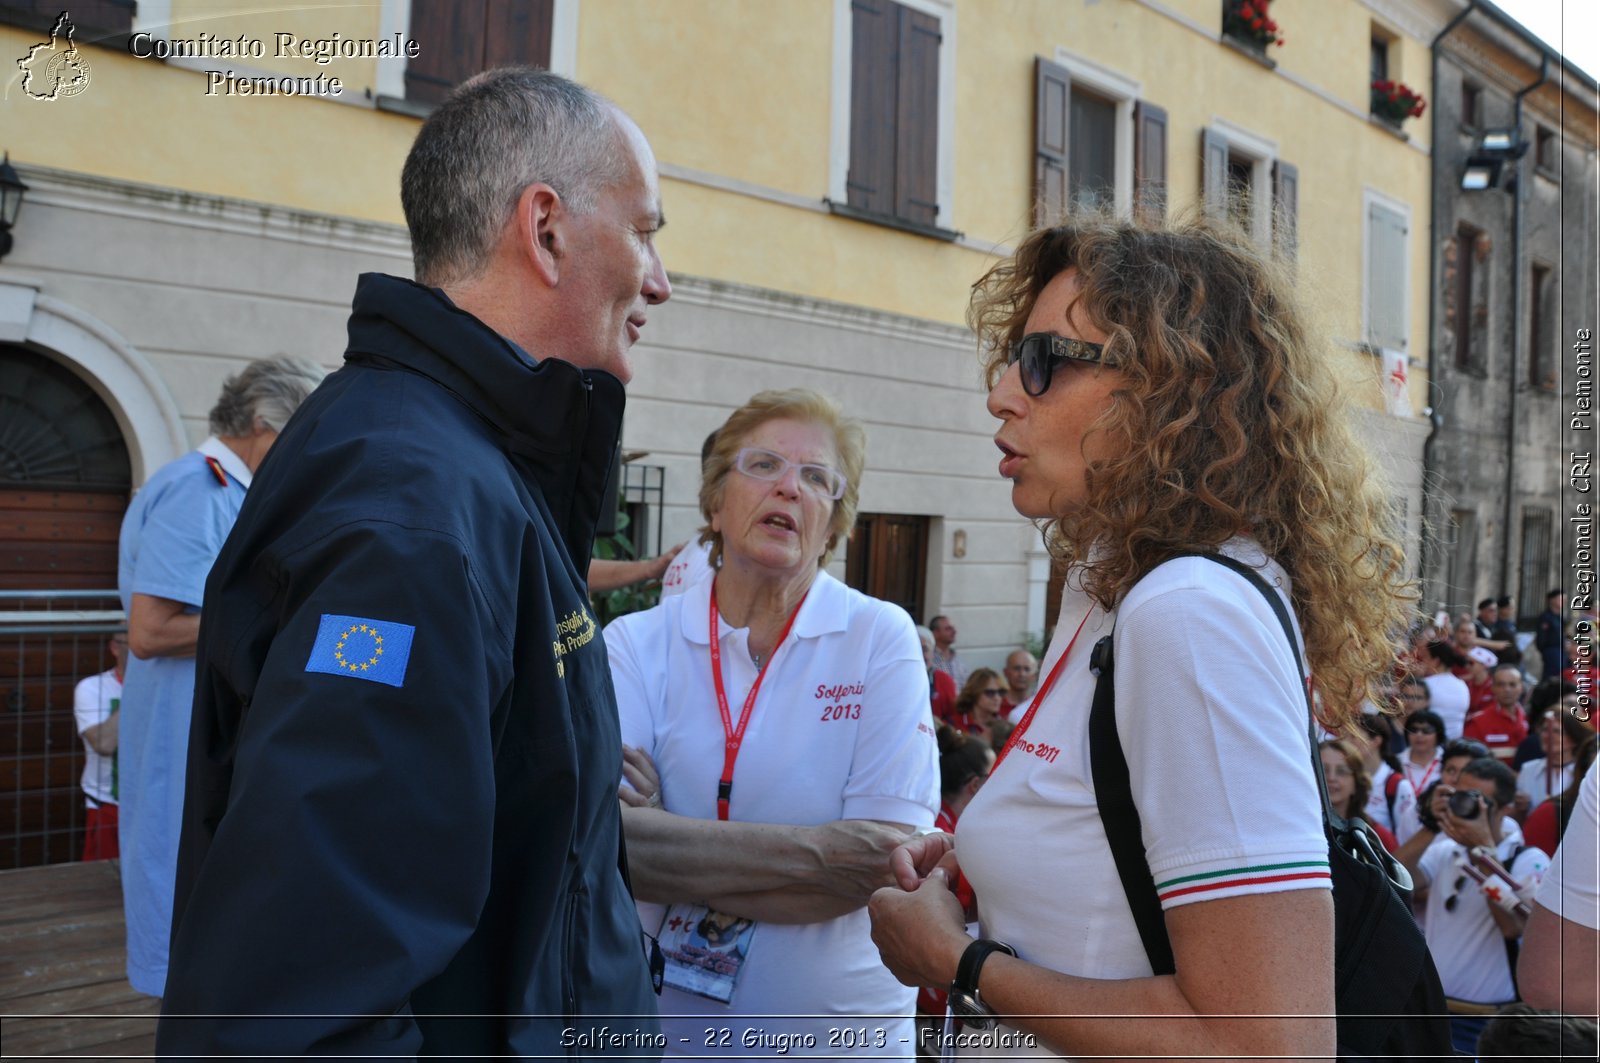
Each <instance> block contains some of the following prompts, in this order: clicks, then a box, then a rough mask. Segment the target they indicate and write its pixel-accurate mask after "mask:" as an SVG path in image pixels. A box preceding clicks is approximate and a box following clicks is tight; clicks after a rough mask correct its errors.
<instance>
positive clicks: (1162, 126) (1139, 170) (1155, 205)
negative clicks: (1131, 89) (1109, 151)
mask: <svg viewBox="0 0 1600 1063" xmlns="http://www.w3.org/2000/svg"><path fill="white" fill-rule="evenodd" d="M1133 129H1134V136H1133V216H1134V217H1135V218H1136V219H1138V220H1139V221H1141V222H1143V223H1144V224H1147V225H1150V224H1155V223H1158V222H1160V221H1161V220H1162V219H1164V218H1165V217H1166V216H1167V112H1166V111H1165V110H1164V109H1163V108H1160V107H1157V106H1156V105H1155V104H1153V103H1151V102H1150V101H1148V100H1138V101H1135V103H1134V105H1133Z"/></svg>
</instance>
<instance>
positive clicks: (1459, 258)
mask: <svg viewBox="0 0 1600 1063" xmlns="http://www.w3.org/2000/svg"><path fill="white" fill-rule="evenodd" d="M1488 257H1489V240H1488V236H1487V234H1485V233H1484V232H1483V231H1482V230H1480V229H1477V228H1475V227H1473V226H1471V225H1468V224H1467V223H1466V222H1461V223H1460V224H1459V225H1457V226H1456V236H1455V239H1453V240H1451V241H1449V242H1448V243H1446V244H1445V248H1444V278H1443V280H1444V299H1445V314H1444V317H1445V322H1446V323H1447V325H1448V327H1449V329H1450V336H1448V337H1446V342H1447V343H1453V344H1454V347H1455V366H1456V368H1457V369H1459V370H1462V371H1463V372H1468V373H1479V374H1481V373H1483V372H1484V371H1485V365H1486V354H1485V337H1486V335H1487V333H1488V325H1489V302H1488V287H1489V283H1488V282H1489V271H1488V270H1487V269H1486V268H1484V263H1485V260H1486V259H1487V258H1488Z"/></svg>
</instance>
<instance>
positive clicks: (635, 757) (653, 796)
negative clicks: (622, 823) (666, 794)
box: [617, 745, 661, 808]
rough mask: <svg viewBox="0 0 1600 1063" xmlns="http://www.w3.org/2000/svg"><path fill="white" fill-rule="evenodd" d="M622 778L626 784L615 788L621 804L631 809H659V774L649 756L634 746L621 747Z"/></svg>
mask: <svg viewBox="0 0 1600 1063" xmlns="http://www.w3.org/2000/svg"><path fill="white" fill-rule="evenodd" d="M622 777H623V778H624V779H625V780H627V783H628V785H626V786H619V787H617V796H618V797H619V798H621V799H622V803H623V804H625V805H628V806H630V807H633V808H660V807H661V774H660V773H659V772H658V771H656V762H655V761H653V760H651V759H650V754H648V753H646V752H645V751H644V750H642V749H639V748H637V747H635V746H629V745H625V746H623V747H622Z"/></svg>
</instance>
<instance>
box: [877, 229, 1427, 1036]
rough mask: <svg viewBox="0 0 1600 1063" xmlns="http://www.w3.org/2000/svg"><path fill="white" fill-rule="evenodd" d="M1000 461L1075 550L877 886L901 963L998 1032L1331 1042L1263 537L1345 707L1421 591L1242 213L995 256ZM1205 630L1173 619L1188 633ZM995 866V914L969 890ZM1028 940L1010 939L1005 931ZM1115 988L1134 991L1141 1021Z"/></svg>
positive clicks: (1293, 680) (1022, 496)
mask: <svg viewBox="0 0 1600 1063" xmlns="http://www.w3.org/2000/svg"><path fill="white" fill-rule="evenodd" d="M969 319H970V321H971V323H972V324H973V326H974V329H975V331H976V332H977V333H978V335H979V337H980V340H981V342H982V345H983V350H984V351H985V352H986V366H987V370H988V380H989V386H990V391H989V398H988V408H989V412H990V413H991V414H993V415H994V416H995V417H996V418H998V419H999V421H1000V428H999V430H998V432H997V433H996V435H995V443H996V445H997V446H998V447H999V449H1000V455H1001V457H1000V466H999V473H1000V475H1001V476H1002V477H1004V478H1006V479H1008V480H1010V481H1011V498H1012V503H1013V504H1014V505H1015V506H1016V508H1017V510H1018V512H1020V513H1021V514H1023V515H1024V516H1027V517H1031V518H1033V519H1035V520H1037V521H1041V522H1043V527H1044V531H1045V535H1046V538H1047V542H1048V544H1049V546H1050V547H1051V549H1052V550H1053V551H1054V552H1055V554H1056V555H1057V556H1058V557H1060V558H1062V559H1064V560H1066V561H1067V562H1068V563H1069V565H1070V570H1069V574H1068V577H1067V581H1066V590H1065V591H1064V593H1063V596H1062V601H1061V612H1060V617H1061V619H1060V621H1059V623H1058V625H1057V627H1056V636H1055V638H1054V640H1053V641H1052V644H1051V646H1050V650H1049V652H1048V654H1047V655H1046V658H1045V660H1044V662H1043V665H1042V668H1041V671H1042V672H1044V673H1045V674H1046V678H1045V680H1044V682H1043V683H1042V684H1041V688H1040V691H1039V693H1038V694H1037V695H1036V696H1035V698H1034V701H1033V703H1032V706H1031V709H1030V711H1029V712H1028V713H1027V715H1026V716H1025V717H1024V718H1023V719H1022V720H1020V721H1019V722H1018V724H1017V729H1016V733H1015V734H1014V735H1013V737H1012V739H1011V742H1010V743H1009V745H1008V746H1007V748H1006V750H1005V751H1004V752H1003V753H1002V755H1001V756H1000V758H999V759H998V761H997V762H996V765H995V768H994V771H993V774H992V775H991V776H990V779H989V781H988V782H986V783H985V785H984V788H983V789H982V790H981V791H980V792H979V793H978V795H977V797H976V798H974V800H973V801H972V803H971V804H970V805H969V806H968V807H967V810H966V811H965V813H964V814H963V815H962V817H961V821H960V823H959V825H958V827H957V830H956V834H955V836H954V837H951V836H950V835H946V834H929V835H925V836H923V837H921V838H917V839H913V840H912V841H911V842H909V843H907V844H906V845H904V846H902V847H901V848H900V849H898V850H897V851H896V853H895V854H894V857H893V862H894V870H895V873H896V879H897V883H898V884H897V886H895V887H889V888H885V889H882V890H879V891H878V892H877V893H876V894H875V895H874V896H873V899H872V903H871V911H872V914H873V918H874V937H875V939H876V940H877V942H878V944H879V948H880V950H881V952H882V955H883V957H884V960H885V962H886V963H887V964H888V966H889V968H890V969H891V970H892V971H894V972H895V974H896V975H897V976H898V977H899V978H900V979H901V980H902V981H904V982H908V983H913V984H923V985H937V984H952V992H951V999H952V1001H953V1003H954V1010H955V1012H956V1015H957V1017H960V1018H962V1019H963V1020H964V1021H966V1022H967V1023H968V1025H972V1024H973V1023H974V1020H975V1021H976V1024H978V1025H980V1026H981V1025H983V1024H985V1023H991V1022H993V1021H995V1020H994V1016H995V1015H1004V1016H1011V1018H1006V1019H1005V1020H1003V1021H1004V1022H1005V1023H1006V1024H1007V1025H1008V1026H1009V1027H1012V1028H1014V1030H1012V1031H1003V1032H1009V1033H1011V1036H1009V1037H1003V1036H1002V1037H996V1038H994V1039H993V1040H992V1041H991V1042H990V1044H991V1047H992V1050H994V1051H1001V1052H1003V1051H1005V1050H1006V1049H1007V1048H1008V1047H1010V1048H1013V1049H1015V1050H1016V1051H1020V1052H1022V1053H1027V1054H1036V1053H1037V1052H1038V1051H1039V1049H1038V1048H1037V1047H1027V1042H1028V1038H1027V1037H1025V1036H1022V1035H1031V1036H1032V1038H1034V1039H1036V1042H1037V1044H1038V1045H1039V1046H1041V1047H1045V1048H1048V1049H1049V1050H1051V1051H1055V1052H1059V1053H1062V1054H1066V1055H1084V1056H1091V1055H1093V1056H1098V1055H1113V1056H1132V1055H1152V1056H1171V1055H1184V1056H1189V1055H1194V1056H1205V1057H1224V1058H1237V1057H1243V1056H1293V1057H1302V1056H1327V1055H1331V1054H1332V1053H1333V1051H1334V1045H1335V1023H1334V1018H1333V1012H1334V979H1333V971H1334V964H1333V954H1334V953H1333V946H1334V943H1333V904H1332V899H1331V895H1330V890H1329V886H1330V882H1329V872H1328V843H1327V840H1326V837H1325V835H1324V833H1323V827H1322V817H1321V811H1320V809H1321V796H1320V794H1319V793H1318V788H1317V782H1316V777H1315V775H1314V773H1313V768H1312V757H1313V756H1316V755H1317V754H1316V753H1315V752H1314V751H1313V750H1312V747H1311V739H1310V735H1309V734H1308V725H1309V723H1310V721H1309V719H1308V710H1307V706H1306V697H1305V688H1304V686H1303V681H1302V678H1301V674H1300V671H1299V669H1298V668H1297V666H1296V662H1295V656H1294V654H1293V653H1292V652H1291V648H1290V645H1289V641H1288V638H1287V637H1286V636H1285V632H1284V629H1283V627H1282V625H1281V624H1280V623H1279V621H1278V619H1277V617H1276V615H1275V613H1274V611H1273V609H1272V608H1271V606H1270V605H1269V603H1268V601H1267V599H1266V598H1265V597H1264V596H1263V595H1262V594H1261V593H1260V592H1259V591H1258V590H1257V589H1256V588H1255V587H1254V586H1252V585H1251V584H1250V583H1249V582H1248V581H1247V580H1245V579H1244V578H1243V577H1242V576H1240V575H1239V574H1237V573H1235V572H1232V571H1230V570H1229V569H1227V568H1226V567H1224V566H1223V565H1221V564H1218V563H1216V562H1214V561H1212V560H1209V559H1207V558H1202V557H1193V556H1179V555H1183V554H1190V553H1194V552H1202V553H1212V554H1222V555H1226V556H1227V557H1229V558H1232V559H1234V560H1235V561H1237V562H1240V563H1242V564H1245V565H1248V566H1251V567H1253V568H1254V569H1255V570H1256V571H1257V572H1258V573H1259V574H1260V575H1261V576H1262V577H1263V578H1265V580H1266V581H1267V582H1268V583H1270V584H1272V585H1274V586H1275V588H1276V593H1277V594H1278V595H1279V597H1280V599H1281V600H1282V601H1283V602H1284V603H1285V604H1287V605H1288V607H1289V609H1290V611H1291V612H1292V614H1293V615H1294V616H1296V617H1297V618H1298V627H1299V630H1300V633H1301V635H1302V640H1303V643H1304V657H1305V659H1306V661H1307V662H1308V665H1309V669H1310V672H1311V674H1312V675H1313V676H1314V678H1315V683H1316V687H1317V689H1318V691H1319V692H1320V695H1321V700H1322V716H1323V719H1322V722H1323V724H1324V725H1325V726H1326V727H1327V728H1328V729H1329V730H1332V731H1339V730H1342V729H1344V728H1345V727H1347V726H1348V725H1349V724H1350V722H1351V721H1352V720H1353V718H1354V717H1355V716H1356V714H1358V713H1359V712H1360V705H1361V702H1362V700H1363V698H1366V697H1372V698H1373V699H1374V700H1376V697H1377V692H1376V690H1375V680H1377V679H1379V678H1381V677H1382V675H1383V673H1384V672H1385V671H1386V670H1387V669H1388V668H1389V667H1390V666H1391V665H1392V664H1393V661H1394V657H1395V653H1396V649H1397V648H1398V644H1399V640H1400V638H1401V637H1402V636H1403V633H1404V631H1405V625H1406V622H1407V620H1408V619H1409V617H1410V615H1411V613H1410V609H1411V605H1412V595H1411V593H1410V588H1409V586H1408V584H1407V583H1406V582H1405V579H1404V576H1403V571H1402V555H1401V552H1400V550H1399V548H1398V547H1397V545H1396V544H1395V543H1394V542H1392V541H1391V540H1390V538H1389V536H1388V533H1387V531H1386V530H1385V529H1386V528H1387V526H1388V525H1389V513H1388V507H1387V503H1386V494H1385V491H1384V487H1383V485H1382V484H1381V483H1380V482H1379V481H1378V480H1377V479H1376V478H1375V476H1374V469H1373V465H1372V463H1371V462H1370V461H1369V460H1368V459H1367V457H1366V456H1365V451H1364V450H1363V448H1362V447H1361V446H1360V444H1359V443H1358V441H1357V440H1356V438H1355V437H1354V434H1353V433H1352V431H1351V429H1350V427H1349V425H1348V423H1347V421H1346V418H1345V413H1344V410H1343V407H1340V406H1339V405H1337V404H1336V402H1335V386H1334V383H1333V380H1332V378H1331V375H1330V373H1329V371H1328V368H1327V364H1326V363H1327V358H1328V357H1329V352H1328V350H1327V349H1325V345H1324V344H1322V343H1321V342H1320V341H1318V340H1317V339H1316V338H1314V337H1313V336H1312V335H1311V334H1310V333H1309V332H1308V330H1307V328H1306V326H1305V325H1304V324H1303V322H1302V320H1301V316H1300V313H1299V311H1298V310H1297V309H1296V307H1295V305H1294V301H1293V299H1292V298H1291V296H1290V285H1289V283H1288V282H1287V280H1286V279H1285V278H1284V277H1283V276H1282V275H1280V273H1279V272H1278V271H1277V270H1276V269H1274V267H1273V266H1272V264H1271V263H1269V262H1267V261H1266V260H1265V259H1264V258H1263V255H1262V253H1261V252H1260V251H1259V250H1258V249H1257V248H1256V247H1254V246H1253V245H1251V244H1250V243H1249V242H1248V241H1247V240H1246V239H1245V238H1244V237H1243V236H1242V235H1239V234H1235V233H1232V232H1230V231H1223V230H1221V229H1219V228H1216V227H1213V226H1212V225H1211V224H1209V223H1205V222H1192V223H1187V224H1185V225H1183V226H1182V227H1174V228H1171V229H1166V230H1161V231H1154V230H1150V229H1145V228H1141V227H1139V226H1137V225H1133V224H1129V223H1119V222H1113V221H1101V220H1089V221H1083V222H1075V223H1073V224H1068V225H1064V226H1061V227H1058V228H1051V229H1046V230H1043V231H1040V232H1037V233H1034V234H1033V235H1031V236H1030V237H1028V238H1027V239H1026V240H1025V241H1023V243H1022V244H1021V246H1020V247H1019V248H1018V249H1017V251H1016V253H1015V254H1014V255H1013V256H1012V257H1011V258H1010V259H1009V260H1007V261H1005V262H1002V263H1001V264H1000V265H997V266H996V267H994V268H993V269H991V270H990V271H989V273H988V274H987V275H986V276H985V277H984V278H983V279H982V280H981V281H980V282H979V283H978V284H977V285H976V287H975V294H974V298H973V304H972V308H971V311H970V314H969ZM1175 631H1176V632H1180V633H1181V637H1179V638H1174V637H1173V635H1174V632H1175ZM1108 634H1110V635H1111V636H1112V639H1113V648H1114V659H1115V661H1116V694H1117V696H1116V726H1117V731H1118V734H1119V737H1120V740H1121V744H1122V747H1123V750H1124V752H1125V754H1126V757H1127V762H1128V769H1129V777H1130V781H1131V784H1132V797H1133V801H1134V804H1135V806H1136V808H1137V810H1138V813H1139V818H1140V821H1141V823H1142V832H1141V833H1142V835H1143V842H1144V847H1145V851H1146V852H1145V855H1146V857H1147V860H1148V863H1149V869H1150V872H1151V875H1152V878H1153V879H1154V882H1155V885H1156V889H1157V892H1158V894H1159V896H1160V900H1161V908H1162V910H1163V913H1164V919H1165V924H1166V930H1167V934H1168V936H1169V937H1170V940H1171V947H1172V953H1173V956H1174V959H1175V967H1176V971H1175V973H1174V974H1163V975H1156V974H1154V973H1153V972H1154V968H1153V966H1152V964H1151V962H1150V960H1149V958H1148V957H1147V955H1146V953H1145V950H1144V948H1143V946H1142V944H1141V940H1140V937H1139V934H1138V932H1137V929H1136V924H1135V922H1134V919H1133V916H1132V914H1131V912H1130V909H1129V905H1128V901H1127V899H1126V895H1125V893H1124V891H1123V888H1122V884H1121V881H1120V879H1119V877H1118V873H1117V870H1116V867H1115V865H1114V862H1113V859H1112V857H1111V854H1110V852H1109V850H1108V847H1107V834H1106V827H1105V824H1104V823H1103V822H1102V820H1101V818H1100V815H1099V812H1098V809H1097V806H1096V799H1095V786H1094V780H1093V777H1092V775H1091V771H1090V765H1089V752H1088V749H1089V741H1088V720H1089V712H1090V705H1091V701H1092V699H1093V693H1094V688H1095V676H1094V675H1093V674H1092V673H1091V670H1090V656H1091V649H1092V647H1093V646H1094V645H1095V643H1096V641H1097V640H1098V639H1100V638H1101V637H1102V636H1105V635H1108ZM958 871H960V872H964V873H965V875H966V877H967V878H968V879H969V880H970V881H971V883H972V885H973V886H974V888H975V889H976V891H977V895H978V897H979V898H980V900H979V905H978V907H979V912H978V916H979V920H980V926H981V934H980V937H979V938H978V939H976V940H974V939H973V938H971V937H970V936H968V934H967V932H966V929H965V926H964V919H963V912H962V911H961V906H960V905H959V904H958V903H957V901H956V900H955V899H954V897H953V896H952V895H951V893H950V891H949V888H948V886H949V883H950V882H952V881H954V880H955V878H956V875H957V872H958ZM1002 942H1005V943H1007V944H1001V943H1002ZM1103 1016H1138V1017H1139V1019H1138V1021H1135V1022H1128V1021H1119V1020H1118V1019H1116V1018H1107V1017H1103Z"/></svg>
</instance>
